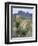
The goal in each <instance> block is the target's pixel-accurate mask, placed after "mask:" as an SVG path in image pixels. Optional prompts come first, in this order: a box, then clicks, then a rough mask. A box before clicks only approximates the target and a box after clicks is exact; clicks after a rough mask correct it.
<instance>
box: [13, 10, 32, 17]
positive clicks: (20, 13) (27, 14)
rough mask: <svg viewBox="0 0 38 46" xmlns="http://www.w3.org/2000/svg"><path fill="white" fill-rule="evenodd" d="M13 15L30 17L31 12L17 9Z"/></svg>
mask: <svg viewBox="0 0 38 46" xmlns="http://www.w3.org/2000/svg"><path fill="white" fill-rule="evenodd" d="M13 15H14V16H16V15H19V16H22V17H24V18H32V13H29V12H27V13H25V12H24V11H19V12H18V13H15V14H13Z"/></svg>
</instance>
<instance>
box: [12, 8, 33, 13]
mask: <svg viewBox="0 0 38 46" xmlns="http://www.w3.org/2000/svg"><path fill="white" fill-rule="evenodd" d="M12 11H13V14H14V13H18V11H24V12H25V13H26V12H29V13H32V9H27V8H13V9H12Z"/></svg>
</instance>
